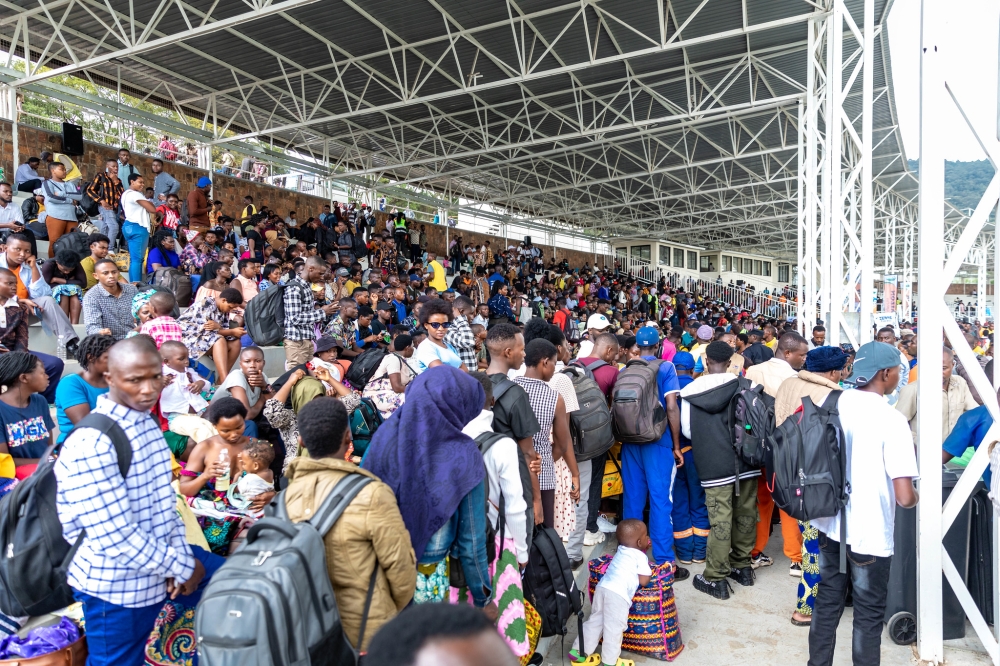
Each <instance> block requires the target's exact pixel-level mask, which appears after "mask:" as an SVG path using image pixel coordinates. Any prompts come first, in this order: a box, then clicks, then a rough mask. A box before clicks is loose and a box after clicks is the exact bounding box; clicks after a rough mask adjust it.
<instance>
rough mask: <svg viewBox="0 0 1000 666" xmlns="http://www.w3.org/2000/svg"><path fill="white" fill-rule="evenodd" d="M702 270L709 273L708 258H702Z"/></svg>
mask: <svg viewBox="0 0 1000 666" xmlns="http://www.w3.org/2000/svg"><path fill="white" fill-rule="evenodd" d="M700 269H701V270H702V271H705V272H707V271H708V257H702V258H701V267H700Z"/></svg>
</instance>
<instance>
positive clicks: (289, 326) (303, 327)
mask: <svg viewBox="0 0 1000 666" xmlns="http://www.w3.org/2000/svg"><path fill="white" fill-rule="evenodd" d="M282 296H283V298H284V299H285V339H286V340H293V341H295V340H313V339H315V338H316V332H315V326H316V324H321V323H322V322H324V321H325V320H326V313H325V312H323V311H322V310H320V309H318V308H317V307H316V299H315V298H313V295H312V288H311V287H310V286H309V283H308V282H306V281H305V280H303V279H302V278H300V277H299V276H295V277H294V278H292V279H291V280H289V281H288V286H287V287H285V293H284V294H283V295H282Z"/></svg>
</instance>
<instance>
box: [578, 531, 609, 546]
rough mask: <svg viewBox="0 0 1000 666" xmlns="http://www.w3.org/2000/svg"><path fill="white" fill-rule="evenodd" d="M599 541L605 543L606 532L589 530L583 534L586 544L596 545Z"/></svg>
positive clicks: (584, 543)
mask: <svg viewBox="0 0 1000 666" xmlns="http://www.w3.org/2000/svg"><path fill="white" fill-rule="evenodd" d="M599 543H604V532H601V531H597V532H587V533H586V534H584V535H583V545H584V546H596V545H597V544H599Z"/></svg>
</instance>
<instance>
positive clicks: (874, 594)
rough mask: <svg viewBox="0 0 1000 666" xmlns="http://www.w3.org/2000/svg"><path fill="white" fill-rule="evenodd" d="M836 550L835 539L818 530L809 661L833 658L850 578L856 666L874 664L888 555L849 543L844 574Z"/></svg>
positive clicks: (821, 663)
mask: <svg viewBox="0 0 1000 666" xmlns="http://www.w3.org/2000/svg"><path fill="white" fill-rule="evenodd" d="M840 549H841V545H840V543H839V542H838V541H834V540H833V539H831V538H829V537H827V535H826V534H824V533H822V532H820V533H819V573H820V581H819V588H818V590H817V592H816V601H815V602H814V606H813V614H812V623H811V624H810V625H809V666H830V664H832V663H833V653H834V649H835V648H836V646H837V625H839V624H840V617H841V616H842V615H843V614H844V601H845V600H846V598H847V583H848V580H850V582H851V584H852V585H853V586H854V633H853V640H852V644H851V653H852V657H853V660H854V666H878V664H879V663H880V661H879V660H880V656H881V655H880V647H881V645H882V623H883V621H884V619H885V600H886V595H887V594H888V590H889V567H890V566H891V564H892V556H889V557H879V556H877V555H862V554H861V553H855V552H854V551H853V550H852V549H851V548H850V546H847V573H846V574H842V573H840Z"/></svg>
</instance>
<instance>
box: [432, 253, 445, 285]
mask: <svg viewBox="0 0 1000 666" xmlns="http://www.w3.org/2000/svg"><path fill="white" fill-rule="evenodd" d="M431 270H432V271H434V277H433V278H431V281H430V286H432V287H434V288H435V289H437V290H438V291H439V292H441V291H445V290H446V289H447V288H448V283H447V281H445V279H444V266H442V265H441V262H440V261H438V260H437V259H435V260H434V261H432V262H431Z"/></svg>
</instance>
